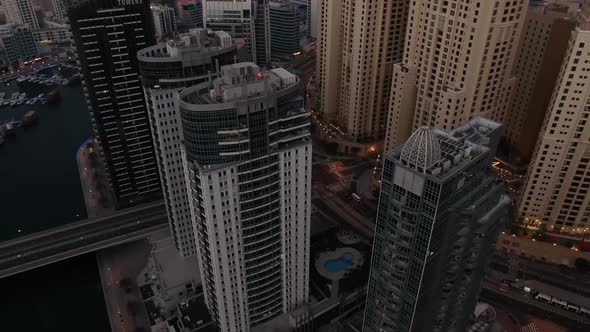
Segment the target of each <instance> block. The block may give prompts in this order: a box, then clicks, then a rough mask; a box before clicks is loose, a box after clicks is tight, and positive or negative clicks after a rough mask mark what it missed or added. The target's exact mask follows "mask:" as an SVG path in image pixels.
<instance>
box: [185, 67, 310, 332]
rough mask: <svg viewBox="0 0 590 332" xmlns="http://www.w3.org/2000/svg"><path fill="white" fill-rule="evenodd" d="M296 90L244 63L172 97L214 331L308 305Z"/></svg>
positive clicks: (305, 168)
mask: <svg viewBox="0 0 590 332" xmlns="http://www.w3.org/2000/svg"><path fill="white" fill-rule="evenodd" d="M303 88H304V82H302V81H300V80H299V78H297V77H296V76H295V75H293V74H291V73H289V72H287V71H286V70H284V69H282V68H277V69H272V70H270V71H260V69H259V67H257V66H256V65H255V64H253V63H238V64H234V65H230V66H224V67H222V68H221V74H220V76H219V78H218V79H216V80H214V81H211V82H206V83H202V84H199V85H196V86H193V87H191V88H188V89H186V90H184V91H183V92H181V94H180V114H181V119H182V131H183V135H184V153H185V154H186V157H185V160H186V161H187V164H188V165H187V166H186V167H187V170H188V174H187V179H188V182H189V186H190V188H189V191H190V193H191V195H192V200H191V203H190V204H191V209H192V212H193V214H194V218H195V220H196V229H197V232H196V233H197V242H198V246H197V250H198V255H199V256H198V257H199V264H200V268H201V273H202V280H203V284H204V288H205V298H206V301H207V305H208V307H209V310H210V311H211V314H212V316H213V317H214V318H215V319H216V321H217V323H218V327H219V329H220V330H221V331H223V332H226V331H232V332H234V331H235V332H241V331H249V330H250V329H251V328H252V327H254V326H260V325H261V324H264V323H266V322H269V323H270V321H271V320H272V319H273V318H275V317H278V316H279V315H281V314H282V313H285V312H288V311H291V310H293V309H295V308H298V307H299V306H301V305H303V304H305V303H307V302H308V284H309V236H310V213H311V193H310V190H311V158H312V147H311V140H310V133H309V126H310V122H309V119H308V113H307V112H306V110H305V108H304V105H303V102H304V97H303Z"/></svg>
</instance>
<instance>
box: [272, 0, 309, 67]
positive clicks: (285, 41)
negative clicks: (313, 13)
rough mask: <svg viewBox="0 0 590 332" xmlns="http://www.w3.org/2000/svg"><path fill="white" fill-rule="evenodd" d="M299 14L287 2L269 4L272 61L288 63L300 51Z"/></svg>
mask: <svg viewBox="0 0 590 332" xmlns="http://www.w3.org/2000/svg"><path fill="white" fill-rule="evenodd" d="M299 21H300V18H299V14H298V13H297V10H296V8H295V7H294V6H293V5H292V4H290V3H288V2H276V1H271V2H270V35H271V45H272V52H271V53H272V59H273V61H288V60H290V59H291V58H293V53H297V52H300V51H301V47H300V46H299V43H300V40H301V37H302V36H301V32H300V28H299Z"/></svg>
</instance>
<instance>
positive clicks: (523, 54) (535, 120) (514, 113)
mask: <svg viewBox="0 0 590 332" xmlns="http://www.w3.org/2000/svg"><path fill="white" fill-rule="evenodd" d="M561 2H563V3H565V4H557V3H547V2H531V3H530V4H529V8H528V11H527V14H526V20H525V22H524V26H523V33H522V35H521V38H520V46H519V49H518V53H517V57H516V61H515V63H514V70H513V75H514V76H515V77H516V78H517V79H518V82H517V84H516V87H515V91H514V94H513V99H512V101H511V105H510V108H509V109H510V115H509V116H508V117H507V118H506V137H507V139H508V142H509V143H510V144H511V146H512V147H513V148H514V149H515V150H516V152H517V153H518V154H519V155H520V157H521V158H522V159H523V160H524V161H528V160H530V158H531V155H532V153H533V149H534V147H535V143H536V142H537V137H538V135H539V130H540V129H541V125H542V124H543V119H544V118H545V112H546V111H547V107H548V106H549V99H550V98H551V93H552V92H553V87H554V86H555V83H556V80H557V75H558V74H559V68H560V67H561V63H562V62H563V58H564V57H565V51H566V50H567V44H568V41H569V36H570V34H571V32H572V30H573V29H574V28H575V27H576V21H575V19H573V18H572V17H571V15H572V13H573V12H575V10H576V9H577V5H574V3H571V2H570V3H569V4H568V3H567V2H565V1H561ZM541 68H542V70H541Z"/></svg>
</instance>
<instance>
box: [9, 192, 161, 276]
mask: <svg viewBox="0 0 590 332" xmlns="http://www.w3.org/2000/svg"><path fill="white" fill-rule="evenodd" d="M167 224H168V218H167V214H166V209H165V207H164V204H163V203H162V202H157V203H152V204H147V205H143V206H140V207H136V208H131V209H126V210H122V211H119V212H116V213H114V214H112V215H110V216H106V217H100V218H95V219H87V220H83V221H79V222H76V223H72V224H69V225H65V226H61V227H57V228H53V229H50V230H47V231H43V232H39V233H35V234H31V235H29V236H25V237H21V238H17V239H14V240H11V241H5V242H3V243H0V277H4V276H7V275H9V274H14V273H18V272H22V271H21V270H23V271H24V270H25V269H30V268H34V267H37V266H40V265H45V264H48V263H52V262H54V261H57V260H61V259H65V258H69V257H73V256H76V255H80V254H82V253H85V252H89V251H92V250H96V249H97V248H101V247H105V246H108V245H109V243H114V242H118V243H122V242H124V241H125V240H126V237H129V236H130V235H132V234H135V235H137V236H139V237H141V234H143V232H145V231H146V230H148V229H152V230H155V229H160V228H165V227H167ZM113 240H116V241H114V242H113ZM31 266H32V267H31ZM14 271H17V272H14Z"/></svg>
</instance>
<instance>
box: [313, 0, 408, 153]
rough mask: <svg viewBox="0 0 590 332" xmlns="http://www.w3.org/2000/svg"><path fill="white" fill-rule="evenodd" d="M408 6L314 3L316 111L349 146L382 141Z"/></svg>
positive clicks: (344, 0) (348, 0) (398, 2)
mask: <svg viewBox="0 0 590 332" xmlns="http://www.w3.org/2000/svg"><path fill="white" fill-rule="evenodd" d="M409 7H410V1H409V0H395V1H385V0H377V1H374V2H372V3H371V4H367V3H365V2H362V1H353V0H338V1H333V0H322V1H321V2H320V13H319V15H320V31H319V34H320V40H319V56H318V71H317V72H318V81H319V93H320V97H319V98H320V109H321V112H322V113H323V114H324V115H325V116H326V117H328V118H334V119H337V120H338V124H339V127H340V129H341V130H342V131H343V132H344V133H345V134H346V135H347V136H348V137H349V138H350V140H352V141H354V142H372V141H379V140H382V139H383V138H384V137H385V124H386V119H387V112H388V109H389V99H390V92H391V78H392V73H393V64H394V63H396V62H399V61H401V60H402V56H403V53H404V48H403V47H404V40H405V35H406V22H407V18H408V13H409V12H408V10H409Z"/></svg>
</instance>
